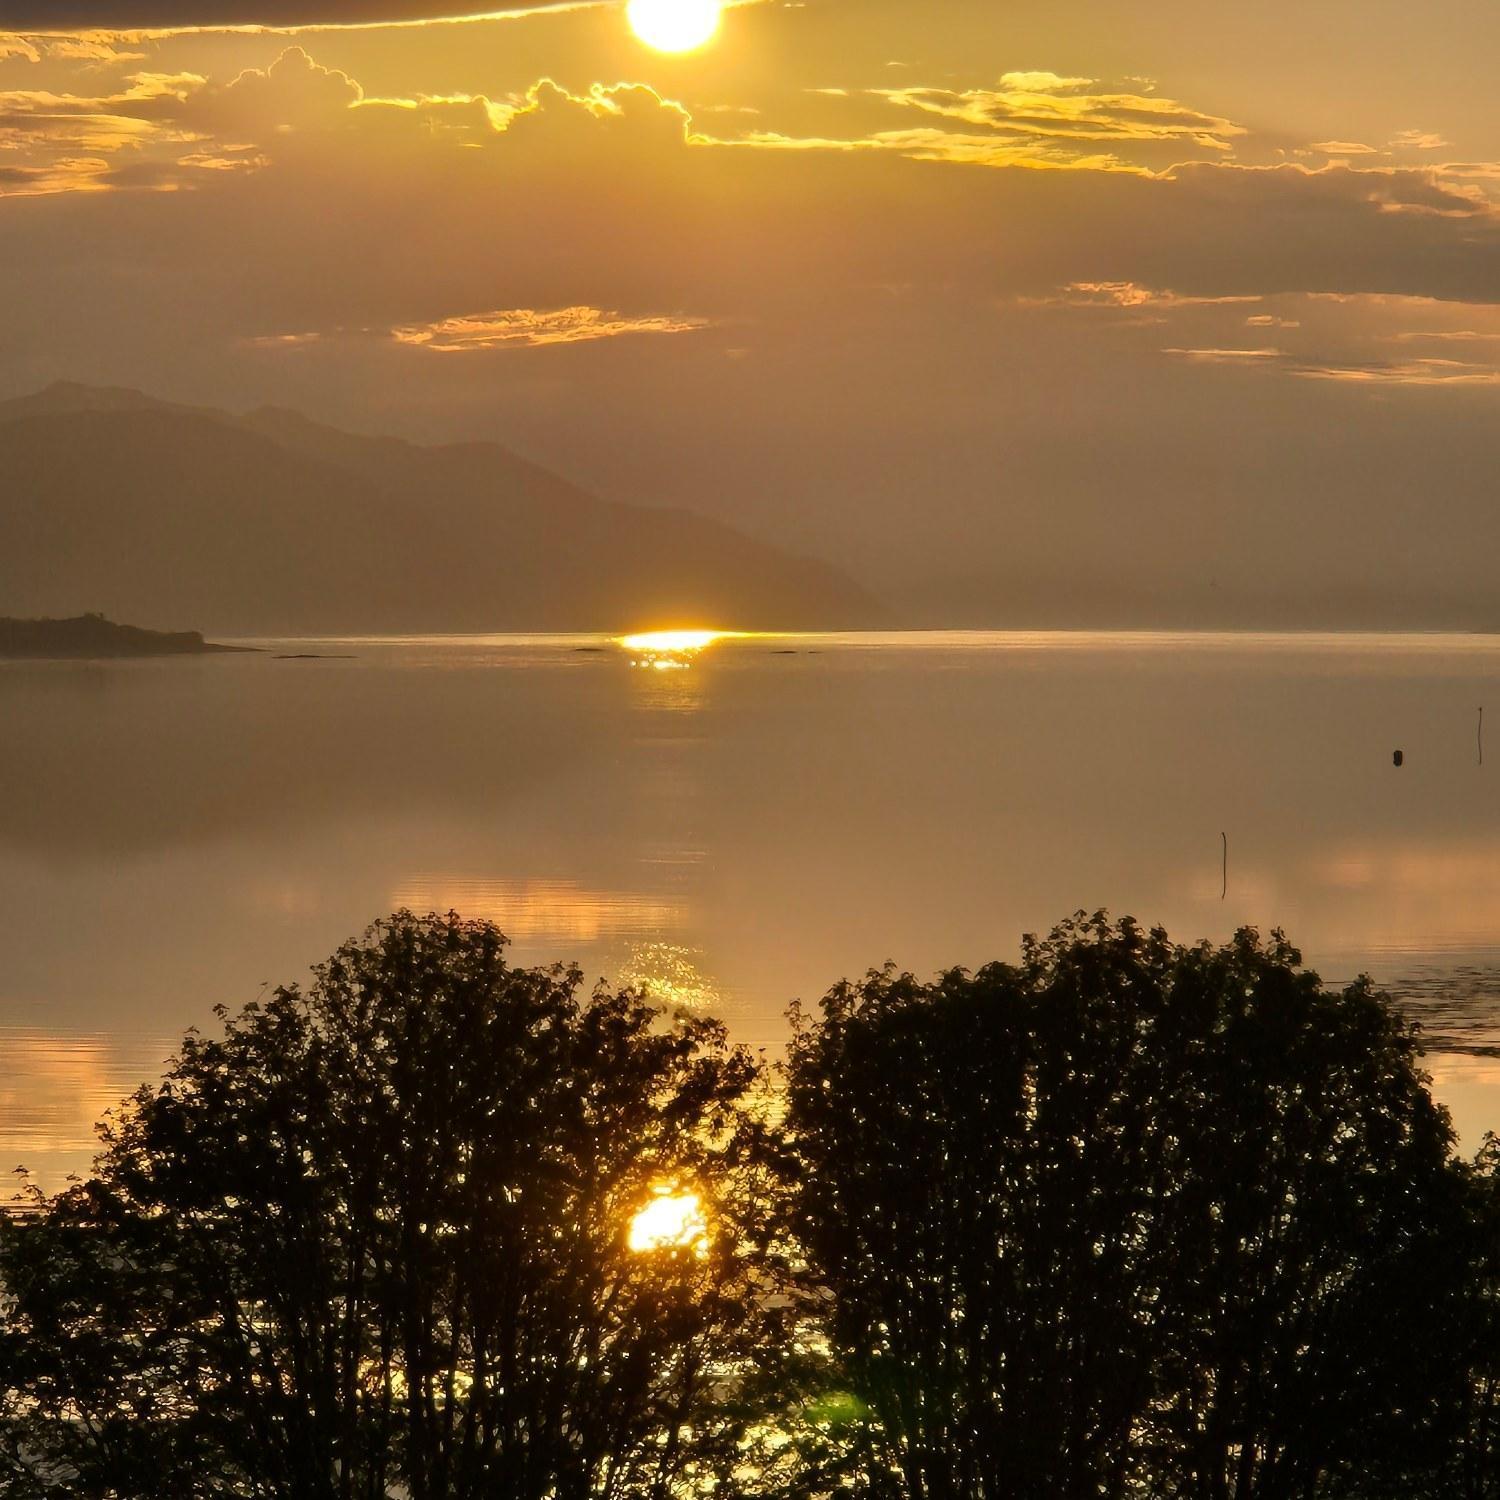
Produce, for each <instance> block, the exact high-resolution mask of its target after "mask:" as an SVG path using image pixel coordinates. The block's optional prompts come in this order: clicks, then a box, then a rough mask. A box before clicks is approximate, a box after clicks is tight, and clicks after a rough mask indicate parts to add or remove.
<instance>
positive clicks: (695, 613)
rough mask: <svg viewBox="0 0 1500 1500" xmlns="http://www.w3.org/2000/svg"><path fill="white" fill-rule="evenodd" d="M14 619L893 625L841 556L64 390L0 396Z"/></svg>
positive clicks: (451, 468)
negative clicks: (839, 564)
mask: <svg viewBox="0 0 1500 1500" xmlns="http://www.w3.org/2000/svg"><path fill="white" fill-rule="evenodd" d="M0 610H3V611H4V612H5V613H7V614H12V615H73V614H78V613H81V612H83V611H92V610H98V611H102V612H104V613H106V614H108V615H110V616H112V617H114V618H116V619H128V620H131V621H134V622H138V623H140V624H142V625H147V626H169V627H170V626H175V625H177V624H179V623H180V622H181V621H184V620H190V621H192V622H193V624H194V625H196V626H200V627H201V628H203V629H205V630H211V631H214V632H217V633H220V634H233V633H244V634H255V633H264V634H276V633H286V634H297V633H314V634H316V633H338V632H353V633H364V632H367V633H384V632H405V631H492V630H624V629H631V628H636V629H642V628H649V627H651V626H662V625H670V624H693V623H696V624H706V625H714V626H722V627H726V628H737V629H815V628H828V627H837V626H855V625H869V624H872V623H880V621H881V619H882V612H881V611H880V609H879V608H878V606H877V605H876V604H875V603H874V601H872V600H871V599H870V597H869V596H868V595H866V594H865V593H864V592H863V591H862V590H861V589H860V588H859V587H858V586H856V585H855V584H854V583H853V582H851V581H850V580H849V579H848V578H846V577H845V576H843V575H842V574H841V573H840V572H839V571H838V570H837V569H836V568H834V567H832V566H829V565H828V564H825V563H822V562H818V561H814V560H810V559H807V558H804V557H798V556H796V555H794V554H792V553H790V552H786V551H783V550H782V549H780V548H778V547H775V546H772V545H768V544H767V543H764V542H760V541H757V540H754V539H752V538H750V537H747V536H744V535H742V534H741V533H739V532H737V531H735V530H734V529H733V528H731V527H728V526H725V525H723V524H721V523H719V522H716V521H712V520H709V519H707V518H705V517H702V516H698V515H694V514H692V513H690V512H687V511H682V510H667V509H655V508H651V507H646V506H635V505H623V504H618V503H614V502H611V501H607V500H603V499H601V498H599V497H598V496H596V495H592V494H590V493H588V492H587V491H585V490H583V489H580V488H579V487H578V486H576V485H574V484H571V483H569V482H568V481H567V480H565V479H563V478H561V477H560V476H559V475H556V474H554V473H551V472H550V471H549V470H547V469H544V468H541V467H540V466H538V465H536V464H532V463H528V462H527V461H526V460H524V459H522V458H519V457H518V456H517V455H515V454H513V453H510V452H508V451H507V450H506V449H504V448H502V447H499V446H498V445H496V444H492V443H461V444H454V445H448V446H440V447H424V446H420V445H418V444H414V443H408V442H404V441H401V440H399V439H396V438H381V437H362V436H357V435H355V434H352V433H347V432H341V431H339V430H337V429H334V428H331V427H325V426H322V425H320V424H319V423H316V422H313V421H311V420H309V419H308V418H306V417H304V416H301V415H300V414H298V413H296V412H291V411H284V410H281V409H279V408H263V409H261V410H259V411H255V412H251V413H249V414H248V415H245V416H233V415H231V414H229V413H227V412H219V411H213V410H208V409H200V408H194V407H187V406H178V405H174V404H171V403H168V402H164V401H158V400H155V399H153V398H151V397H149V396H145V395H142V394H141V393H140V392H137V391H129V390H120V389H113V388H103V387H93V386H84V385H76V384H72V383H62V384H58V385H54V386H50V387H48V388H47V389H46V390H44V391H40V392H38V393H36V394H35V395H31V396H24V397H21V398H19V399H17V400H13V401H9V402H3V403H0Z"/></svg>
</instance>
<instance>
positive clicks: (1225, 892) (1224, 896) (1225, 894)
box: [1219, 833, 1229, 901]
mask: <svg viewBox="0 0 1500 1500" xmlns="http://www.w3.org/2000/svg"><path fill="white" fill-rule="evenodd" d="M1219 837H1220V838H1221V839H1223V840H1224V885H1223V888H1222V889H1221V890H1220V891H1219V900H1220V901H1227V900H1228V899H1229V835H1228V834H1227V833H1221V834H1220V835H1219Z"/></svg>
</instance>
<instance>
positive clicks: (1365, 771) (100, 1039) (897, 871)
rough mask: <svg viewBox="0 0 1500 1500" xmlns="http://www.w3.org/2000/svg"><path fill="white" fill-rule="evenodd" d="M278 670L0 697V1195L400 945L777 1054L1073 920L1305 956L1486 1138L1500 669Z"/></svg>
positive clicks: (1341, 642)
mask: <svg viewBox="0 0 1500 1500" xmlns="http://www.w3.org/2000/svg"><path fill="white" fill-rule="evenodd" d="M253 644H256V645H260V646H263V647H266V648H267V649H266V650H265V651H264V652H263V653H262V654H260V655H254V656H230V657H212V658H204V659H183V660H167V661H135V662H112V663H89V664H83V663H58V662H51V663H20V662H11V663H8V664H3V665H0V786H3V788H4V797H3V800H0V1168H3V1169H7V1170H8V1168H9V1167H10V1166H12V1165H13V1164H15V1163H18V1162H24V1163H26V1164H27V1165H28V1166H30V1167H31V1168H33V1169H34V1170H35V1171H36V1173H37V1174H38V1176H39V1177H40V1179H41V1181H42V1182H43V1184H44V1185H45V1186H48V1187H54V1186H56V1185H57V1184H58V1183H59V1182H60V1181H61V1180H62V1177H63V1175H64V1174H65V1173H67V1172H69V1171H78V1170H81V1169H82V1168H83V1166H84V1165H85V1164H86V1162H87V1160H88V1158H89V1156H90V1154H91V1144H92V1134H91V1127H92V1123H93V1121H94V1120H95V1119H96V1118H97V1117H98V1115H99V1114H100V1113H102V1111H103V1110H104V1109H106V1108H107V1107H108V1106H109V1105H111V1104H112V1103H113V1102H114V1101H116V1100H117V1099H118V1098H119V1097H120V1096H121V1095H123V1094H124V1093H126V1092H127V1091H128V1090H129V1089H131V1088H132V1087H134V1086H135V1085H136V1084H139V1083H140V1082H142V1081H144V1080H147V1079H150V1078H153V1077H154V1076H155V1075H156V1074H157V1073H158V1072H159V1070H160V1067H161V1063H162V1060H163V1059H164V1058H165V1057H166V1056H167V1055H168V1054H169V1053H170V1051H171V1050H172V1047H173V1045H174V1043H175V1040H176V1038H177V1037H179V1036H180V1035H181V1033H182V1031H183V1030H184V1029H185V1028H187V1027H189V1026H192V1025H198V1026H202V1027H205V1028H207V1027H211V1026H212V1025H213V1024H214V1023H213V1016H212V1007H213V1006H215V1005H226V1006H229V1007H231V1008H238V1007H239V1006H241V1005H242V1004H244V1003H245V1002H246V1001H248V1000H251V999H254V998H255V997H256V996H257V995H258V994H259V993H261V992H262V990H263V989H264V987H266V986H268V985H275V984H278V983H284V982H290V981H292V980H295V979H299V978H302V977H304V976H305V974H306V971H307V968H308V965H309V964H310V963H311V962H313V961H315V960H317V959H318V958H321V957H323V956H326V955H327V954H328V953H329V952H330V951H331V950H332V949H333V948H334V947H335V946H336V945H337V944H338V943H339V942H340V941H341V940H342V939H344V938H346V937H348V936H351V935H353V934H354V933H356V932H358V931H360V930H361V929H362V928H363V927H364V926H365V925H366V924H367V923H368V922H369V921H370V920H371V919H373V918H374V917H376V916H377V915H380V914H382V913H384V912H387V911H390V910H391V909H393V908H395V907H399V906H408V907H411V908H413V909H415V910H434V909H436V910H447V909H449V908H453V909H456V910H458V911H460V912H462V913H465V914H467V915H472V916H482V917H488V918H492V919H494V920H495V921H496V922H498V923H499V924H500V925H501V926H502V927H503V928H504V929H505V930H506V931H507V932H508V933H509V934H510V935H511V937H512V938H513V940H514V959H515V961H517V962H523V963H537V962H551V961H554V960H576V961H577V962H578V963H579V964H580V965H581V967H582V968H583V970H584V971H585V973H586V974H587V975H588V976H589V978H590V979H591V980H592V979H594V978H597V977H607V978H608V979H610V980H611V981H613V982H618V983H624V982H629V983H634V984H637V985H640V986H642V987H643V988H645V989H646V990H647V991H649V992H650V993H652V994H654V995H656V996H658V997H659V998H661V999H663V1000H669V1001H672V1002H674V1003H678V1004H682V1005H686V1006H691V1007H694V1008H704V1009H707V1010H710V1011H712V1012H714V1013H717V1014H719V1015H722V1016H723V1017H724V1018H725V1019H726V1020H727V1022H728V1023H729V1025H730V1027H731V1029H732V1031H733V1034H734V1035H735V1036H736V1037H738V1038H741V1039H743V1040H745V1041H747V1042H749V1043H752V1044H753V1045H755V1046H763V1047H767V1048H769V1049H774V1048H775V1047H776V1046H777V1044H778V1043H779V1041H780V1039H781V1037H782V1036H783V1034H784V1021H783V1013H784V1010H785V1007H786V1005H787V1002H788V1001H790V1000H791V999H793V998H794V997H799V996H800V997H802V998H804V999H806V1000H809V1001H811V1000H814V999H815V998H816V997H817V996H818V995H819V994H821V993H822V991H823V990H824V989H826V988H827V987H828V986H829V985H830V984H831V983H832V982H833V981H835V980H836V979H838V978H840V977H841V976H844V975H847V974H853V973H858V972H861V971H863V970H864V969H865V968H868V967H870V966H871V965H875V964H879V963H882V962H884V961H885V960H886V959H891V960H894V961H895V962H896V963H898V964H900V965H902V966H905V967H909V968H912V969H915V970H917V971H919V972H922V973H929V972H931V971H933V970H935V969H937V968H939V967H943V966H947V965H951V964H964V965H968V966H974V965H977V964H980V963H983V962H984V961H986V960H988V959H991V958H1007V957H1013V956H1015V954H1016V952H1017V949H1018V943H1019V937H1020V934H1021V933H1022V932H1023V931H1044V930H1045V929H1047V928H1048V927H1050V926H1051V925H1052V924H1053V923H1054V922H1055V921H1057V920H1058V919H1059V918H1061V917H1063V916H1065V915H1066V914H1068V913H1069V912H1071V911H1073V910H1075V909H1077V908H1087V909H1094V908H1098V907H1107V908H1108V909H1109V910H1110V911H1111V912H1114V913H1131V914H1133V915H1135V916H1136V917H1138V918H1139V919H1140V920H1142V921H1143V922H1147V923H1153V922H1161V923H1162V924H1164V925H1165V926H1166V927H1167V928H1168V930H1169V931H1170V932H1171V933H1172V934H1173V935H1174V936H1175V937H1178V938H1180V939H1184V940H1186V939H1190V938H1195V937H1199V936H1207V937H1213V938H1222V937H1225V936H1227V935H1228V934H1229V933H1230V932H1231V931H1232V930H1233V929H1234V928H1235V927H1237V926H1239V925H1242V924H1245V923H1251V924H1255V925H1258V926H1260V927H1262V928H1270V927H1273V926H1278V925H1279V926H1283V927H1284V928H1285V929H1286V930H1287V932H1288V934H1289V935H1290V936H1291V937H1292V939H1293V940H1294V941H1295V942H1297V943H1298V944H1299V945H1300V946H1301V947H1302V949H1303V950H1304V952H1305V954H1306V955H1307V957H1308V959H1309V961H1311V962H1312V963H1314V964H1315V965H1316V966H1318V967H1319V968H1320V969H1321V970H1322V971H1323V972H1324V974H1325V975H1326V976H1327V977H1329V978H1339V979H1344V978H1349V977H1352V976H1353V975H1354V974H1355V973H1357V972H1359V971H1361V970H1368V971H1370V972H1371V973H1372V974H1374V976H1375V977H1376V978H1377V979H1378V980H1380V981H1381V982H1383V983H1385V984H1387V985H1389V986H1390V987H1391V988H1392V989H1393V991H1394V992H1395V993H1396V994H1397V995H1398V996H1399V997H1400V998H1401V1000H1402V1002H1403V1004H1405V1005H1407V1006H1408V1007H1409V1008H1410V1009H1411V1010H1412V1012H1413V1014H1415V1015H1417V1016H1418V1017H1419V1018H1421V1019H1422V1020H1423V1022H1424V1024H1425V1025H1426V1026H1427V1028H1428V1041H1429V1047H1430V1051H1429V1058H1428V1066H1429V1068H1430V1070H1431V1071H1432V1073H1433V1075H1434V1079H1435V1086H1436V1088H1437V1091H1438V1093H1439V1094H1440V1096H1441V1097H1443V1098H1444V1099H1446V1100H1447V1101H1448V1102H1449V1103H1450V1104H1451V1105H1452V1107H1453V1108H1454V1111H1455V1115H1456V1118H1457V1120H1458V1123H1459V1125H1460V1127H1461V1129H1462V1131H1463V1133H1464V1136H1465V1139H1466V1141H1468V1142H1477V1139H1478V1137H1479V1136H1480V1135H1481V1134H1482V1132H1483V1131H1484V1130H1485V1129H1487V1128H1489V1127H1491V1126H1495V1127H1500V1062H1495V1061H1491V1060H1490V1056H1489V1050H1490V1049H1492V1048H1500V637H1489V636H1445V635H1407V636H1390V635H1386V636H1380V635H1244V634H1239V635H1202V634H1200V635H1165V634H1122V635H1106V634H1017V633H1007V634H981V633H923V634H911V635H828V636H797V637H766V636H758V637H749V638H744V639H724V640H720V641H718V642H716V643H715V644H713V645H712V646H711V647H709V648H708V649H707V650H705V651H703V652H701V653H699V654H698V655H696V656H694V657H693V658H692V659H691V662H690V664H689V665H687V666H685V667H684V666H679V667H677V668H676V669H670V670H658V669H655V668H653V667H651V666H649V665H637V664H634V663H635V656H634V655H633V653H631V652H630V651H627V650H625V649H622V648H621V647H619V646H618V645H616V644H615V643H613V642H610V641H608V640H605V639H602V638H585V637H572V636H552V637H534V636H533V637H514V636H512V637H503V638H495V637H486V638H463V639H452V638H442V639H436V638H422V639H404V640H379V641H375V640H359V641H350V642H339V643H330V642H317V643H307V642H255V643H253ZM302 652H318V653H325V654H326V655H325V659H319V660H281V659H277V657H278V653H302ZM334 654H337V655H339V656H345V654H347V655H346V656H345V659H335V655H334ZM1487 700H1492V701H1493V704H1494V710H1493V712H1494V721H1495V743H1494V747H1493V752H1494V753H1493V755H1492V757H1491V763H1490V764H1488V765H1482V764H1480V755H1479V752H1480V741H1479V736H1478V732H1477V731H1478V712H1477V711H1478V709H1479V708H1480V706H1481V705H1483V704H1485V703H1486V701H1487ZM1398 748H1399V749H1401V750H1402V751H1403V752H1404V762H1405V763H1404V765H1403V766H1402V767H1401V768H1400V769H1397V768H1396V767H1394V766H1393V764H1392V755H1393V752H1394V751H1395V750H1396V749H1398ZM1221 833H1222V834H1225V835H1227V840H1228V871H1227V873H1228V882H1227V894H1225V895H1224V896H1223V898H1222V899H1221V892H1222V890H1223V887H1222V885H1221V881H1222V875H1223V871H1222V854H1223V846H1222V844H1221Z"/></svg>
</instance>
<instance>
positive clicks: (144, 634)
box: [0, 615, 254, 661]
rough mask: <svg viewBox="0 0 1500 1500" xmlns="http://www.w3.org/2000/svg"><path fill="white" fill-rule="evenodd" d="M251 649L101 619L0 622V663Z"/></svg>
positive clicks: (191, 632) (181, 632)
mask: <svg viewBox="0 0 1500 1500" xmlns="http://www.w3.org/2000/svg"><path fill="white" fill-rule="evenodd" d="M253 649H254V648H253V647H249V646H217V645H214V644H213V643H212V642H211V641H205V640H204V639H203V637H202V636H201V635H200V634H199V633H198V632H197V631H196V630H146V629H143V628H142V627H141V626H139V625H117V624H115V622H114V621H113V620H107V619H105V617H104V616H103V615H76V616H74V617H73V618H71V619H67V620H14V619H7V618H4V617H0V659H7V658H9V659H27V660H74V661H79V660H85V661H86V660H95V659H98V658H101V657H126V656H203V655H207V654H215V653H219V652H228V651H234V652H239V651H249V650H253Z"/></svg>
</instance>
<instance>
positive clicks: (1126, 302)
mask: <svg viewBox="0 0 1500 1500" xmlns="http://www.w3.org/2000/svg"><path fill="white" fill-rule="evenodd" d="M1259 301H1260V297H1259V295H1258V294H1256V293H1253V292H1252V293H1248V294H1241V295H1234V296H1225V297H1185V296H1183V295H1182V294H1181V293H1179V292H1174V291H1170V290H1168V289H1165V288H1158V287H1150V286H1142V285H1140V283H1139V282H1135V281H1070V282H1069V283H1068V284H1067V285H1066V286H1064V287H1063V288H1062V289H1061V290H1060V291H1058V292H1057V293H1056V294H1054V295H1053V296H1050V297H1027V298H1023V299H1022V302H1023V304H1024V305H1027V306H1033V307H1037V306H1044V305H1046V306H1053V307H1110V308H1119V309H1121V310H1124V311H1127V312H1134V311H1136V310H1138V309H1151V310H1161V309H1172V308H1179V307H1220V306H1223V305H1224V304H1226V303H1241V302H1259ZM1252 321H1253V320H1252Z"/></svg>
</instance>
